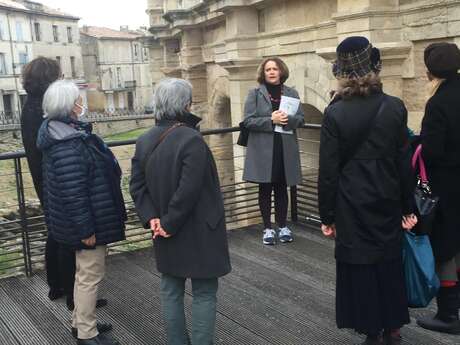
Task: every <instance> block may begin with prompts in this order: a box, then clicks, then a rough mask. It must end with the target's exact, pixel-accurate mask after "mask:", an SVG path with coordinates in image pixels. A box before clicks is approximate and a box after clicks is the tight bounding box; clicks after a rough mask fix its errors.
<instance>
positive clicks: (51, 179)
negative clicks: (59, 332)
mask: <svg viewBox="0 0 460 345" xmlns="http://www.w3.org/2000/svg"><path fill="white" fill-rule="evenodd" d="M43 110H44V113H45V117H46V120H45V121H44V122H43V124H42V126H41V127H40V130H39V133H38V140H37V146H38V148H39V149H40V150H41V151H42V155H43V164H42V165H43V186H44V188H43V208H44V213H45V220H46V224H47V227H48V231H49V232H50V233H51V235H52V236H53V238H54V239H55V240H56V242H58V243H59V244H60V245H62V246H65V247H68V248H69V249H71V250H75V251H76V253H75V258H76V272H75V287H74V300H75V308H74V311H73V315H72V333H73V335H74V337H76V338H77V344H78V345H115V344H118V342H117V341H115V340H113V339H112V338H110V337H108V336H106V335H103V334H100V333H103V332H107V331H109V330H110V329H111V328H112V326H111V325H110V324H108V323H99V322H97V321H96V313H95V309H96V303H97V292H98V285H99V283H100V282H101V281H102V279H103V277H104V273H105V256H106V247H107V245H108V244H110V243H113V242H117V241H120V240H123V239H124V238H125V234H124V230H125V225H124V222H125V221H126V211H125V207H124V201H123V196H122V194H121V190H120V179H121V170H120V167H119V165H118V163H117V161H116V159H115V157H114V155H113V154H112V152H111V151H110V150H109V148H108V147H107V146H106V145H105V144H104V142H103V141H102V140H101V139H100V138H99V137H97V136H96V135H94V134H92V133H91V124H89V123H84V122H81V121H78V118H79V116H81V115H82V114H83V111H84V106H83V103H82V98H81V97H80V93H79V90H78V87H77V86H76V85H75V84H74V83H72V82H70V81H65V80H60V81H57V82H54V83H53V84H51V85H50V87H49V88H48V90H47V91H46V93H45V95H44V98H43Z"/></svg>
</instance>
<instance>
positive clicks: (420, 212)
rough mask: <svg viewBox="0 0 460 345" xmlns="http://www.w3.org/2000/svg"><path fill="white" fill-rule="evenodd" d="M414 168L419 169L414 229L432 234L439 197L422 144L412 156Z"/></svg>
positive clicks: (418, 232) (415, 193)
mask: <svg viewBox="0 0 460 345" xmlns="http://www.w3.org/2000/svg"><path fill="white" fill-rule="evenodd" d="M412 168H413V169H414V170H418V172H419V173H418V177H417V186H416V187H415V191H414V202H415V208H416V211H415V213H416V215H417V218H418V223H417V225H416V226H415V229H414V231H415V232H416V233H417V234H430V233H431V232H432V230H433V223H434V218H435V214H436V208H437V206H438V203H439V197H437V196H434V195H433V192H432V191H431V188H430V185H429V182H428V176H427V173H426V167H425V162H424V161H423V157H422V145H418V146H417V149H416V150H415V153H414V155H413V156H412Z"/></svg>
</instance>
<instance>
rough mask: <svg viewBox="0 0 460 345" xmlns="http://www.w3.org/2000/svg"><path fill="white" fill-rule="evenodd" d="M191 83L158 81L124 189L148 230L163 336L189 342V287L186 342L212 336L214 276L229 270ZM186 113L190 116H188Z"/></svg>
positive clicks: (220, 208)
mask: <svg viewBox="0 0 460 345" xmlns="http://www.w3.org/2000/svg"><path fill="white" fill-rule="evenodd" d="M191 102H192V88H191V85H190V83H188V82H187V81H185V80H182V79H165V80H163V81H161V82H160V83H159V84H158V85H157V87H156V89H155V95H154V114H155V117H156V119H157V126H156V127H154V128H152V129H151V130H150V131H148V132H147V133H145V134H144V135H143V136H141V137H140V138H139V139H138V142H137V144H136V152H135V155H134V157H133V160H132V175H131V181H130V192H131V196H132V198H133V200H134V203H135V206H136V210H137V213H138V215H139V218H140V219H141V222H142V224H143V225H144V227H145V228H150V229H151V230H152V232H153V236H154V246H155V257H156V264H157V269H158V271H160V272H161V273H162V279H161V289H160V293H161V301H162V307H163V316H164V319H165V324H166V329H167V336H168V344H171V345H175V344H188V340H187V335H186V334H187V331H186V325H185V315H184V288H185V280H186V279H187V278H191V281H192V290H193V303H192V314H193V321H192V332H191V333H192V334H191V342H192V344H193V345H211V344H213V343H214V328H215V321H216V319H215V318H216V299H217V297H216V294H217V288H218V278H219V277H222V276H224V275H226V274H227V273H229V272H230V269H231V267H230V259H229V252H228V245H227V232H226V227H225V214H224V204H223V199H222V193H221V190H220V185H219V177H218V175H217V168H216V165H215V162H214V158H213V156H212V153H211V150H210V149H209V147H208V146H207V145H206V143H205V141H204V139H203V137H202V135H201V134H200V133H199V131H197V130H196V128H195V126H194V125H192V126H191V125H190V122H193V121H194V119H195V117H194V116H193V115H192V114H190V113H189V111H190V105H191ZM190 120H191V121H190Z"/></svg>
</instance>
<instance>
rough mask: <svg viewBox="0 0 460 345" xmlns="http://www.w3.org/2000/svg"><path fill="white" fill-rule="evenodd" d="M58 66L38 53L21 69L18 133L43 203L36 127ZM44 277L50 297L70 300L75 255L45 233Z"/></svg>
mask: <svg viewBox="0 0 460 345" xmlns="http://www.w3.org/2000/svg"><path fill="white" fill-rule="evenodd" d="M61 73H62V72H61V67H60V66H59V64H58V62H57V61H56V60H52V59H49V58H45V57H38V58H36V59H34V60H32V61H31V62H30V63H28V64H27V65H26V66H25V67H24V69H23V72H22V79H23V87H24V89H25V90H26V92H27V99H26V102H25V103H24V107H23V109H22V113H21V134H22V142H23V145H24V150H25V153H26V157H27V163H28V165H29V170H30V174H31V175H32V181H33V183H34V187H35V191H36V193H37V196H38V199H39V200H40V203H41V204H43V176H42V153H41V151H40V150H39V149H38V148H37V135H38V130H39V128H40V126H41V124H42V123H43V120H44V119H43V108H42V103H43V95H44V93H45V91H46V89H47V88H48V86H49V85H50V84H51V83H53V82H54V81H56V80H57V79H59V78H60V76H61ZM45 267H46V278H47V281H48V286H49V289H50V290H49V293H48V296H49V298H50V299H51V300H54V299H57V298H59V297H60V296H62V295H63V294H65V295H67V296H68V299H69V301H71V300H73V282H74V275H75V255H74V253H73V251H70V250H66V248H63V247H60V246H59V245H58V243H57V242H56V241H55V240H54V238H53V237H52V235H51V234H48V237H47V240H46V249H45Z"/></svg>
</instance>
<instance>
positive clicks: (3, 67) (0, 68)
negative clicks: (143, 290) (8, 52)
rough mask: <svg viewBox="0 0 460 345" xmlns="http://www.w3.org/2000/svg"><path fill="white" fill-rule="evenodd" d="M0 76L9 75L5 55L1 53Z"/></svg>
mask: <svg viewBox="0 0 460 345" xmlns="http://www.w3.org/2000/svg"><path fill="white" fill-rule="evenodd" d="M0 74H3V75H4V74H7V71H6V60H5V54H4V53H0Z"/></svg>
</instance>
